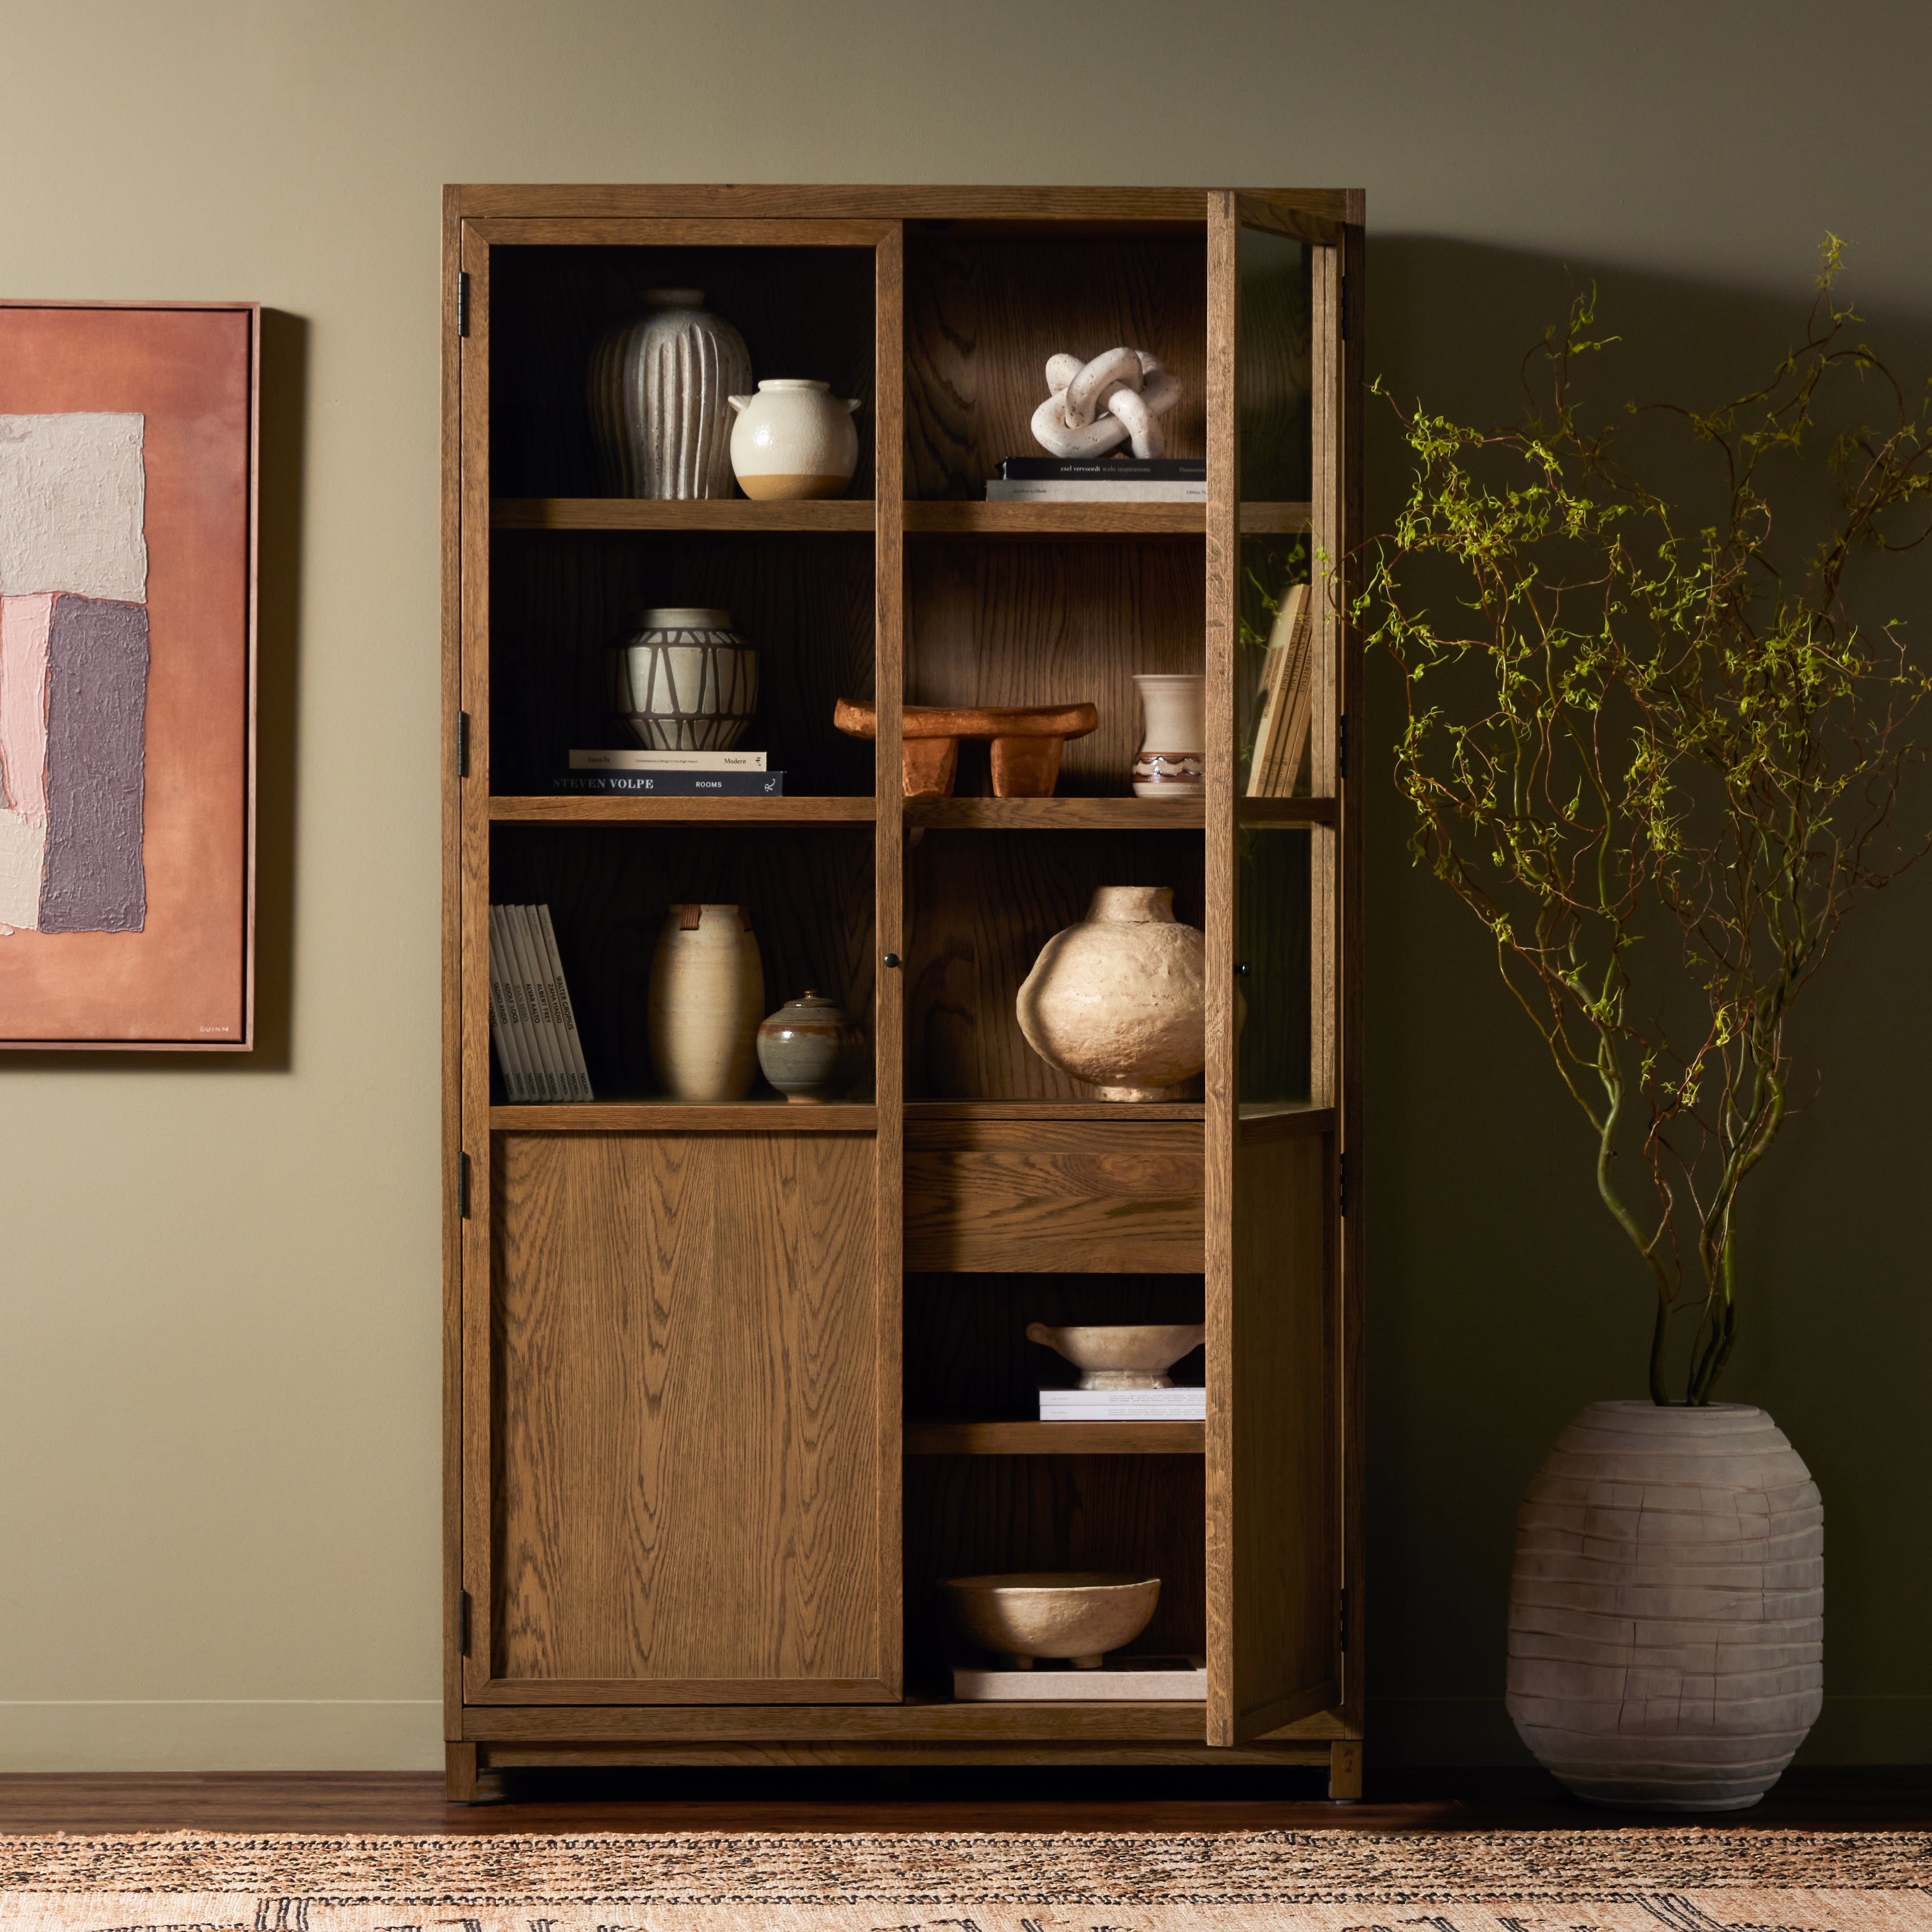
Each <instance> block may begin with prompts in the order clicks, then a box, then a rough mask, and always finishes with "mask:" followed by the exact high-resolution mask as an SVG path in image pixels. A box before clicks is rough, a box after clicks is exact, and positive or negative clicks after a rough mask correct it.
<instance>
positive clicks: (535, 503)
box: [490, 496, 1309, 537]
mask: <svg viewBox="0 0 1932 1932" xmlns="http://www.w3.org/2000/svg"><path fill="white" fill-rule="evenodd" d="M904 518H905V529H906V532H907V535H912V536H1009V537H1028V536H1040V537H1048V536H1079V537H1106V536H1132V537H1198V536H1202V535H1205V533H1206V532H1207V529H1208V506H1207V505H1205V503H1131V502H1126V503H1105V502H1102V503H986V502H973V501H971V500H968V501H965V502H953V501H942V502H917V501H913V502H907V503H906V505H904ZM876 520H877V511H876V505H874V504H873V503H872V502H871V500H870V499H856V500H848V499H846V498H844V497H835V498H834V499H832V500H830V501H829V502H792V503H751V502H741V501H739V499H736V498H735V497H724V496H719V497H710V498H705V499H700V500H697V501H694V502H668V501H661V500H658V499H652V498H648V497H631V496H498V497H495V498H493V499H492V500H491V502H490V528H491V529H493V530H663V531H688V530H726V531H736V532H754V531H760V530H783V531H787V532H793V533H795V534H800V533H802V534H809V533H811V532H832V531H844V532H852V531H854V530H857V531H868V530H870V529H872V528H873V526H874V523H875V521H876ZM1308 527H1309V508H1308V505H1307V504H1306V503H1244V504H1243V505H1241V534H1242V535H1244V536H1292V535H1296V534H1298V533H1299V532H1301V531H1303V530H1305V529H1307V528H1308Z"/></svg>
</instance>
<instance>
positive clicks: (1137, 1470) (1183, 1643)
mask: <svg viewBox="0 0 1932 1932" xmlns="http://www.w3.org/2000/svg"><path fill="white" fill-rule="evenodd" d="M1028 1570H1049V1571H1051V1570H1089V1571H1091V1570H1100V1571H1131V1572H1134V1573H1136V1574H1140V1575H1142V1576H1151V1577H1159V1578H1160V1602H1159V1604H1157V1606H1156V1607H1155V1610H1154V1619H1153V1621H1152V1622H1151V1623H1150V1624H1149V1625H1148V1627H1147V1628H1146V1629H1145V1631H1142V1633H1141V1634H1140V1635H1139V1637H1136V1638H1135V1639H1134V1640H1133V1642H1132V1643H1130V1644H1128V1645H1127V1646H1125V1649H1126V1650H1127V1652H1130V1653H1138V1654H1139V1655H1143V1656H1146V1655H1159V1654H1162V1653H1166V1654H1169V1655H1172V1653H1174V1652H1182V1653H1184V1654H1185V1653H1194V1654H1198V1653H1199V1652H1200V1651H1201V1649H1202V1633H1203V1629H1204V1624H1205V1612H1204V1607H1203V1603H1204V1598H1203V1589H1204V1585H1203V1566H1202V1459H1201V1457H1199V1456H932V1457H925V1456H922V1457H916V1458H915V1459H914V1460H912V1461H911V1462H909V1463H907V1466H906V1552H905V1579H906V1661H907V1674H908V1679H909V1681H911V1682H915V1683H918V1684H922V1685H929V1684H931V1683H932V1681H933V1679H935V1677H937V1676H938V1674H939V1673H940V1672H941V1670H943V1669H944V1667H945V1664H946V1662H947V1659H948V1658H949V1657H951V1656H953V1655H959V1642H958V1640H957V1639H956V1638H954V1637H953V1636H952V1635H951V1634H950V1631H949V1630H948V1628H947V1624H946V1621H945V1617H944V1611H943V1610H942V1608H941V1598H940V1593H939V1591H938V1588H937V1587H936V1586H937V1585H938V1583H939V1581H940V1580H941V1578H942V1577H983V1576H989V1575H992V1576H998V1575H1001V1574H1007V1573H1010V1572H1013V1571H1028Z"/></svg>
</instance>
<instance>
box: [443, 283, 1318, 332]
mask: <svg viewBox="0 0 1932 1932" xmlns="http://www.w3.org/2000/svg"><path fill="white" fill-rule="evenodd" d="M1342 286H1343V288H1345V289H1346V287H1348V286H1349V284H1348V283H1347V281H1346V280H1345V281H1343V284H1342ZM1343 313H1344V314H1346V313H1347V311H1346V308H1345V309H1344V311H1343ZM456 332H457V334H458V335H468V334H469V270H468V269H463V270H460V272H458V275H457V278H456ZM1342 333H1343V335H1347V334H1348V331H1347V329H1343V332H1342Z"/></svg>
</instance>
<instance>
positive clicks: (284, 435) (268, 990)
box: [0, 308, 309, 1079]
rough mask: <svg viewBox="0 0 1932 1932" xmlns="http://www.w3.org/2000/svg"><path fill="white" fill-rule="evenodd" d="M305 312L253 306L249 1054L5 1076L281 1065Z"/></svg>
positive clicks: (71, 1065)
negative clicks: (257, 378)
mask: <svg viewBox="0 0 1932 1932" xmlns="http://www.w3.org/2000/svg"><path fill="white" fill-rule="evenodd" d="M308 338H309V325H308V320H307V318H306V317H302V316H298V315H290V314H287V313H285V312H284V311H282V310H280V309H272V308H265V309H264V310H263V311H262V368H261V397H260V431H261V454H260V475H259V478H258V483H259V492H260V495H259V504H258V514H259V517H260V527H259V529H258V531H257V559H256V652H255V664H256V682H255V733H256V742H255V1048H254V1052H252V1053H169V1052H152V1051H148V1050H142V1049H128V1050H127V1051H125V1052H111V1051H110V1052H89V1051H74V1052H62V1051H60V1050H59V1049H43V1050H34V1051H28V1052H14V1053H0V1070H6V1071H8V1072H17V1073H28V1072H34V1071H40V1072H50V1071H53V1070H58V1071H60V1072H62V1073H136V1072H139V1073H169V1074H180V1073H187V1074H195V1075H201V1076H214V1077H226V1078H230V1079H232V1078H234V1077H235V1076H238V1075H243V1076H245V1075H248V1074H251V1073H287V1072H288V1071H289V1070H290V1066H291V1064H292V1061H293V1052H294V1046H293V1013H294V1001H295V919H296V880H295V866H296V806H295V799H296V672H297V668H298V651H297V644H298V638H299V616H298V613H299V611H300V610H301V607H302V463H303V445H304V442H305V438H306V436H307V434H308Z"/></svg>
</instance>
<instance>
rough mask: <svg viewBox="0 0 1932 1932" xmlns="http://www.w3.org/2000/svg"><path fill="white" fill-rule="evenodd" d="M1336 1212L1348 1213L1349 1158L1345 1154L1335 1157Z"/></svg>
mask: <svg viewBox="0 0 1932 1932" xmlns="http://www.w3.org/2000/svg"><path fill="white" fill-rule="evenodd" d="M1335 1211H1336V1212H1337V1214H1347V1213H1348V1211H1349V1157H1348V1156H1347V1155H1346V1154H1337V1156H1336V1157H1335Z"/></svg>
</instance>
